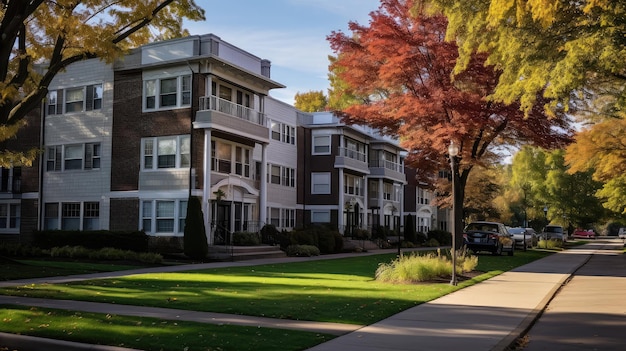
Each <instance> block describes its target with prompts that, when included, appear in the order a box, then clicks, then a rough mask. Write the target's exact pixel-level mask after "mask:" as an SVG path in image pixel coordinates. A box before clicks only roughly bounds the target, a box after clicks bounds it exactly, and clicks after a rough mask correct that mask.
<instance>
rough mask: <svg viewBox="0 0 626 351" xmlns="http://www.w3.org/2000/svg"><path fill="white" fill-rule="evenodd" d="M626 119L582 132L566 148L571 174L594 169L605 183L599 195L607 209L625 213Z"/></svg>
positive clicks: (610, 121) (595, 177) (598, 178)
mask: <svg viewBox="0 0 626 351" xmlns="http://www.w3.org/2000/svg"><path fill="white" fill-rule="evenodd" d="M625 136H626V120H624V119H617V120H606V121H604V122H602V123H598V124H595V125H594V126H593V128H589V129H586V130H583V131H581V132H579V133H578V135H577V136H576V139H575V140H576V142H575V143H574V144H572V145H570V146H569V147H568V148H567V153H566V155H565V160H566V161H567V163H568V164H569V166H570V169H569V172H570V173H574V172H583V171H588V170H592V171H593V178H594V180H597V181H600V182H602V183H603V184H604V185H603V187H602V189H600V190H599V191H598V192H597V196H598V197H600V198H601V199H602V200H603V205H604V207H606V208H608V209H609V210H612V211H615V212H618V213H622V214H626V137H625Z"/></svg>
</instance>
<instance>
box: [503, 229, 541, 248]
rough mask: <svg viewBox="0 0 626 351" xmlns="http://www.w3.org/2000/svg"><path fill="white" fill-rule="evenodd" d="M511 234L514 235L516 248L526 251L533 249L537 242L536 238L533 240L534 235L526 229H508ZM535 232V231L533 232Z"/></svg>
mask: <svg viewBox="0 0 626 351" xmlns="http://www.w3.org/2000/svg"><path fill="white" fill-rule="evenodd" d="M507 229H508V230H509V233H511V235H513V239H514V240H515V246H516V247H520V248H522V249H523V250H524V251H526V249H528V248H531V249H532V248H533V244H534V242H535V238H533V233H531V232H530V231H529V230H528V229H526V228H519V227H517V228H507ZM533 232H534V231H533ZM535 236H536V234H535Z"/></svg>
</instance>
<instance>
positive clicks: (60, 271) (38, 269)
mask: <svg viewBox="0 0 626 351" xmlns="http://www.w3.org/2000/svg"><path fill="white" fill-rule="evenodd" d="M1 263H2V270H1V271H0V281H6V280H16V279H29V278H42V277H58V276H66V275H75V274H88V273H98V272H112V271H122V270H127V269H135V268H140V267H142V266H137V265H120V264H115V263H91V262H77V261H48V260H6V261H2V262H1Z"/></svg>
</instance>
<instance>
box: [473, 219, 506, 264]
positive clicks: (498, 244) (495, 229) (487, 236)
mask: <svg viewBox="0 0 626 351" xmlns="http://www.w3.org/2000/svg"><path fill="white" fill-rule="evenodd" d="M463 241H464V243H465V246H466V247H467V249H468V250H471V251H473V252H479V251H489V252H491V253H492V254H494V255H501V254H502V252H506V253H507V254H508V255H509V256H513V253H514V252H515V240H513V236H512V235H511V233H509V231H508V230H507V229H506V227H505V226H504V224H502V223H497V222H472V223H470V224H468V225H467V226H466V227H465V229H464V230H463Z"/></svg>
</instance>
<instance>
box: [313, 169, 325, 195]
mask: <svg viewBox="0 0 626 351" xmlns="http://www.w3.org/2000/svg"><path fill="white" fill-rule="evenodd" d="M311 194H330V173H311Z"/></svg>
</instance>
